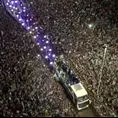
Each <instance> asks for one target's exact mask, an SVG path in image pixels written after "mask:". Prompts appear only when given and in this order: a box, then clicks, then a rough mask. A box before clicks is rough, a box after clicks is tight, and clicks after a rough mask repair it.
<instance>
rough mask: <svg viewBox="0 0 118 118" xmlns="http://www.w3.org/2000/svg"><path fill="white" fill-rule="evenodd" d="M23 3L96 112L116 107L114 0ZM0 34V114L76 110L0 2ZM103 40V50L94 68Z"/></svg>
mask: <svg viewBox="0 0 118 118" xmlns="http://www.w3.org/2000/svg"><path fill="white" fill-rule="evenodd" d="M28 3H30V4H31V7H32V9H33V11H34V12H35V13H36V17H37V20H38V22H39V25H42V27H43V28H44V29H45V30H46V31H47V33H48V34H49V35H51V38H52V39H51V40H52V42H53V43H54V45H55V46H56V49H57V51H58V52H59V53H63V54H64V55H66V56H67V57H68V58H69V59H71V60H72V61H73V63H74V65H75V68H76V69H77V72H78V73H79V76H80V78H81V79H82V81H83V83H84V85H86V87H87V89H88V91H90V98H91V99H92V100H93V103H94V105H95V108H96V109H97V110H98V111H99V113H100V114H101V115H102V116H112V113H113V111H114V112H115V113H118V106H117V105H118V89H117V87H118V78H117V77H118V48H117V47H118V39H117V37H118V32H117V30H118V28H117V26H118V23H117V21H118V15H117V13H118V12H117V11H118V6H117V5H118V3H117V0H114V1H112V0H73V1H72V0H61V1H60V0H38V1H35V0H29V1H28ZM0 35H1V37H0V44H1V46H0V106H1V107H0V116H58V115H59V116H78V113H77V111H75V109H74V108H73V105H72V104H71V102H70V101H69V100H68V99H67V97H66V95H65V93H64V92H63V89H62V87H61V86H60V85H59V84H58V83H56V82H55V81H54V79H53V75H52V74H51V73H50V72H49V70H48V68H47V66H46V65H45V64H44V61H43V60H42V59H41V57H40V56H39V54H38V49H37V47H36V45H35V43H34V42H33V40H32V38H31V37H30V36H29V34H28V33H27V32H26V31H25V30H24V29H22V27H20V25H19V24H18V23H17V22H16V21H15V20H14V19H13V18H11V17H10V16H9V14H8V13H7V12H6V11H5V9H4V7H3V6H2V4H0ZM104 45H107V53H106V55H105V63H104V67H103V70H102V73H100V70H101V66H102V63H103V55H104V50H105V47H104ZM100 74H101V83H100V88H99V90H98V83H99V80H100ZM97 92H98V93H97ZM91 96H92V97H91ZM94 98H95V99H94Z"/></svg>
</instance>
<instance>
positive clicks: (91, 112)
mask: <svg viewBox="0 0 118 118" xmlns="http://www.w3.org/2000/svg"><path fill="white" fill-rule="evenodd" d="M79 115H80V117H100V115H99V114H98V113H97V112H96V111H95V109H94V108H93V106H90V107H88V108H86V109H84V110H82V111H79Z"/></svg>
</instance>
